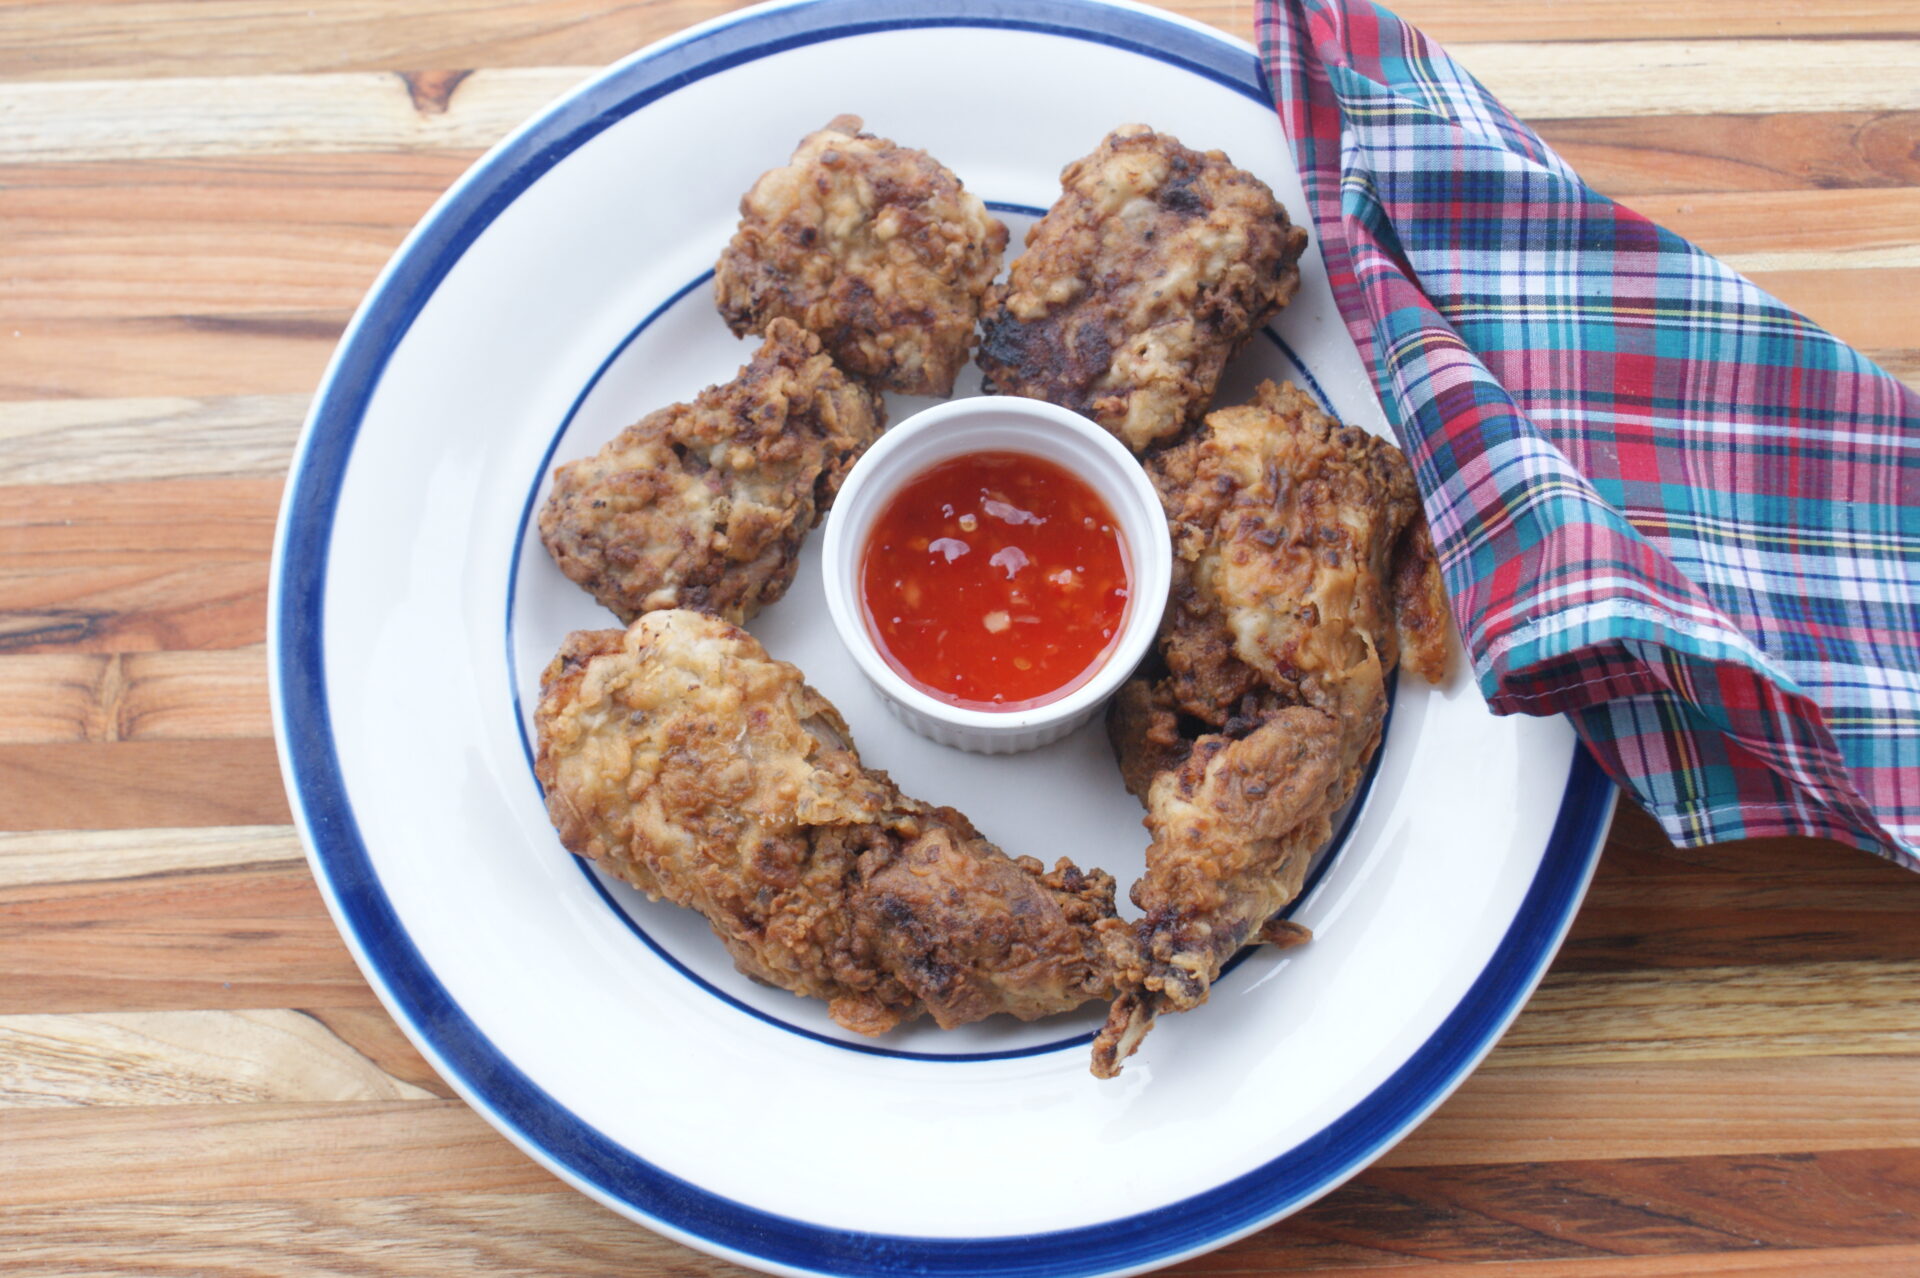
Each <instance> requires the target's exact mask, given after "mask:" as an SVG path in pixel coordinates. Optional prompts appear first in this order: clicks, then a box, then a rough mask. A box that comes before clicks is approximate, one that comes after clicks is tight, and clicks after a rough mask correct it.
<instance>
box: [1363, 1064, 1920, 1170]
mask: <svg viewBox="0 0 1920 1278" xmlns="http://www.w3.org/2000/svg"><path fill="white" fill-rule="evenodd" d="M1916 1091H1920V1057H1912V1056H1894V1057H1874V1056H1853V1057H1787V1058H1773V1059H1766V1060H1743V1061H1735V1060H1716V1061H1685V1060H1682V1061H1659V1062H1648V1063H1644V1064H1631V1063H1623V1064H1619V1065H1557V1066H1553V1067H1544V1068H1543V1067H1527V1066H1519V1067H1515V1068H1511V1069H1482V1070H1480V1071H1478V1072H1476V1073H1475V1074H1474V1075H1473V1076H1472V1077H1471V1078H1469V1079H1468V1080H1467V1082H1466V1083H1465V1084H1463V1085H1462V1086H1461V1088H1460V1090H1459V1091H1458V1092H1456V1093H1454V1095H1453V1097H1452V1098H1451V1099H1449V1100H1448V1101H1447V1102H1446V1103H1445V1104H1444V1105H1442V1106H1441V1107H1440V1109H1439V1110H1438V1111H1437V1112H1436V1113H1435V1114H1434V1115H1433V1117H1431V1118H1429V1119H1428V1120H1427V1121H1426V1122H1425V1123H1423V1124H1422V1125H1421V1126H1420V1127H1419V1129H1418V1130H1416V1131H1415V1132H1414V1133H1413V1135H1411V1136H1409V1137H1408V1138H1407V1139H1406V1141H1405V1142H1404V1143H1402V1144H1400V1145H1399V1146H1396V1147H1395V1148H1394V1149H1393V1150H1391V1151H1389V1152H1388V1153H1387V1155H1386V1156H1385V1158H1383V1159H1382V1160H1381V1164H1380V1165H1382V1166H1388V1167H1413V1166H1424V1165H1428V1164H1435V1163H1446V1164H1472V1163H1517V1162H1541V1161H1559V1160H1581V1159H1621V1158H1689V1157H1697V1156H1702V1155H1716V1156H1718V1155H1729V1154H1747V1153H1751V1154H1763V1153H1776V1152H1781V1151H1795V1152H1805V1151H1809V1150H1844V1149H1861V1148H1894V1147H1898V1148H1902V1149H1909V1148H1916V1147H1920V1105H1915V1104H1914V1102H1913V1097H1914V1095H1915V1094H1916Z"/></svg>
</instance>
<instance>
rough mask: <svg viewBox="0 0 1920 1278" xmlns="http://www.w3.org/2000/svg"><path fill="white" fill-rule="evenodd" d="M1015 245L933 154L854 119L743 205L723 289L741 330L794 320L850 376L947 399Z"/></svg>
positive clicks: (823, 134)
mask: <svg viewBox="0 0 1920 1278" xmlns="http://www.w3.org/2000/svg"><path fill="white" fill-rule="evenodd" d="M1006 247H1007V228H1006V227H1005V226H1004V225H1003V224H1002V223H1001V222H1000V220H999V219H998V218H995V217H993V216H992V215H991V214H989V213H988V212H987V207H986V205H984V204H982V203H981V202H980V198H979V197H978V196H976V195H974V194H973V193H972V192H970V191H968V190H966V189H965V187H963V186H962V185H961V182H960V179H959V178H957V177H955V176H954V175H953V174H952V173H951V172H950V171H949V170H947V169H946V168H945V167H944V166H942V165H941V164H940V163H939V162H938V161H936V160H935V159H934V158H933V157H932V156H930V155H928V154H927V153H926V152H925V151H916V150H912V149H910V148H908V147H903V146H896V145H894V144H893V143H892V142H890V141H888V140H887V139H885V138H878V137H875V136H873V135H872V134H871V133H863V132H861V121H860V117H859V116H854V115H843V116H839V117H838V118H836V119H834V120H833V121H832V122H831V123H829V124H828V125H827V126H826V127H825V128H824V129H821V130H819V131H818V132H815V133H809V134H808V135H807V136H806V137H804V138H802V139H801V141H800V146H799V148H798V149H797V150H796V151H794V153H793V158H792V160H791V161H790V162H789V163H788V164H786V165H785V166H784V167H781V168H777V169H773V170H771V171H770V172H768V173H766V174H764V175H763V176H762V177H761V178H760V180H759V181H758V182H755V183H754V185H753V189H752V190H750V191H748V192H747V193H746V195H745V196H744V197H742V199H741V201H740V227H739V230H737V231H736V232H735V233H734V236H733V239H732V241H731V242H730V243H729V244H728V245H727V248H726V251H725V252H724V253H722V254H721V255H720V262H719V265H718V266H716V267H715V268H714V294H715V298H716V300H717V301H718V303H719V306H720V314H721V316H722V317H724V318H725V320H726V322H727V325H728V327H730V328H732V329H733V331H734V332H735V333H736V334H742V335H744V334H746V333H753V332H759V331H760V330H761V329H762V328H763V327H764V326H765V325H766V324H767V323H768V322H769V321H771V320H773V319H774V318H775V317H785V318H787V319H791V320H793V321H794V322H796V323H798V324H800V325H801V326H803V327H805V328H807V329H810V330H811V331H813V332H815V333H817V334H819V335H820V337H821V339H822V340H823V341H824V342H825V343H826V344H827V349H828V350H829V351H830V352H832V354H833V357H834V359H835V360H836V361H837V362H838V363H839V364H840V366H841V367H842V368H844V369H846V370H847V371H848V372H850V373H854V374H856V375H858V376H861V377H865V378H868V379H870V380H872V381H873V382H874V383H875V384H876V385H878V386H880V387H882V388H884V389H886V390H892V391H899V392H901V393H902V394H907V395H947V394H950V393H952V391H953V379H954V377H955V375H956V374H958V373H959V371H960V369H961V368H962V367H963V366H964V365H965V364H966V362H967V352H968V350H969V349H970V348H971V347H972V345H973V328H974V322H975V320H976V319H977V318H978V317H979V314H980V296H981V294H982V293H983V292H985V291H986V288H987V285H988V284H989V283H990V282H991V281H992V279H993V277H994V276H995V275H997V274H999V271H1000V258H1001V255H1002V254H1003V253H1004V252H1005V251H1006Z"/></svg>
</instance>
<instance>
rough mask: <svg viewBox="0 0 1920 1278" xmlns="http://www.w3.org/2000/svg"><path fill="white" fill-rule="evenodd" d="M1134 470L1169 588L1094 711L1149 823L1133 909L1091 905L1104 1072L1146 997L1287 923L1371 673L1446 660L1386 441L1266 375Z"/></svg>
mask: <svg viewBox="0 0 1920 1278" xmlns="http://www.w3.org/2000/svg"><path fill="white" fill-rule="evenodd" d="M1147 468H1148V471H1149V473H1150V474H1151V475H1152V477H1153V480H1154V484H1155V486H1156V487H1157V488H1158V489H1159V491H1160V495H1161V501H1162V503H1163V504H1164V505H1165V507H1166V509H1167V517H1168V520H1169V522H1170V524H1171V525H1172V529H1173V537H1174V563H1175V585H1174V593H1173V598H1172V600H1171V602H1170V604H1169V607H1168V610H1167V616H1166V620H1165V621H1164V622H1163V623H1162V627H1161V634H1160V640H1159V665H1158V666H1157V668H1156V669H1155V670H1154V671H1152V672H1151V674H1150V677H1149V678H1148V679H1143V680H1138V681H1136V682H1135V683H1133V684H1131V685H1129V686H1128V687H1127V688H1125V689H1123V691H1122V693H1121V695H1120V696H1119V697H1118V698H1117V699H1116V701H1115V703H1114V706H1113V708H1112V710H1111V711H1110V713H1109V716H1108V731H1109V734H1110V735H1111V736H1112V738H1113V741H1114V747H1115V752H1116V753H1117V754H1118V756H1119V758H1120V761H1121V769H1122V775H1123V776H1124V777H1125V779H1126V781H1127V785H1128V788H1129V789H1130V790H1132V791H1133V792H1134V794H1135V795H1137V796H1139V797H1140V798H1141V800H1142V801H1143V802H1144V803H1145V804H1146V807H1147V817H1146V824H1147V829H1148V831H1149V832H1150V833H1151V835H1152V839H1153V842H1152V844H1151V846H1150V847H1149V848H1148V850H1147V872H1146V875H1145V877H1143V878H1142V879H1141V880H1140V881H1139V882H1138V883H1136V884H1135V885H1134V887H1133V893H1132V895H1133V902H1134V904H1135V905H1137V906H1139V907H1140V908H1141V909H1142V910H1143V911H1144V912H1145V917H1143V918H1142V919H1141V920H1139V922H1138V923H1132V924H1129V923H1124V922H1119V921H1117V920H1116V921H1115V922H1112V923H1102V924H1100V931H1101V934H1102V936H1103V938H1104V939H1105V941H1106V942H1107V944H1108V947H1109V958H1110V961H1111V962H1112V963H1113V965H1114V969H1115V982H1116V984H1117V985H1118V987H1119V991H1120V992H1119V996H1118V997H1117V998H1116V999H1115V1002H1114V1006H1113V1009H1112V1012H1111V1015H1110V1016H1109V1018H1108V1021H1107V1025H1106V1028H1105V1029H1103V1030H1102V1031H1101V1033H1100V1035H1099V1037H1098V1038H1097V1039H1096V1040H1095V1043H1094V1067H1093V1068H1094V1073H1096V1074H1099V1075H1101V1076H1102V1077H1110V1076H1111V1075H1113V1074H1114V1073H1117V1072H1118V1070H1119V1068H1120V1062H1121V1061H1122V1060H1124V1059H1125V1057H1126V1056H1127V1055H1128V1054H1129V1053H1130V1052H1131V1051H1132V1050H1133V1049H1134V1047H1135V1046H1136V1045H1137V1044H1138V1043H1139V1041H1140V1039H1141V1037H1142V1036H1144V1035H1145V1033H1146V1032H1147V1030H1148V1029H1149V1028H1150V1027H1151V1025H1152V1023H1153V1018H1154V1016H1155V1015H1156V1014H1158V1013H1159V1012H1162V1011H1184V1010H1186V1009H1188V1008H1192V1007H1195V1006H1198V1005H1199V1004H1200V1003H1202V1002H1204V1001H1206V998H1207V993H1208V990H1209V989H1210V987H1211V986H1212V983H1213V981H1214V978H1216V977H1217V976H1218V975H1219V974H1220V969H1221V967H1222V965H1224V964H1225V963H1226V961H1227V960H1228V959H1229V958H1231V957H1232V956H1233V954H1234V952H1235V951H1237V950H1238V949H1240V947H1241V946H1243V945H1246V944H1248V943H1250V942H1255V941H1263V940H1264V941H1269V942H1274V943H1280V944H1288V945H1292V944H1298V943H1299V942H1300V941H1302V940H1304V939H1305V930H1304V929H1302V928H1300V927H1298V926H1297V925H1293V924H1289V923H1286V922H1285V921H1284V920H1275V919H1274V917H1273V916H1274V915H1275V913H1276V912H1277V911H1279V910H1280V909H1282V908H1284V907H1285V906H1286V905H1287V904H1288V903H1289V902H1290V901H1292V900H1293V899H1294V897H1295V896H1297V895H1298V894H1299V891H1300V886H1301V883H1302V881H1303V879H1304V878H1305V875H1306V871H1307V866H1308V864H1309V863H1310V862H1311V860H1312V858H1313V855H1314V853H1315V852H1317V851H1318V850H1319V849H1320V848H1321V847H1322V846H1324V845H1325V844H1326V841H1327V839H1328V837H1329V836H1330V834H1331V832H1332V821H1333V818H1334V816H1335V814H1336V813H1338V812H1339V810H1340V808H1341V807H1342V806H1343V805H1344V804H1345V803H1346V802H1347V800H1348V799H1350V798H1352V796H1353V792H1354V790H1355V788H1356V787H1357V786H1358V784H1359V781H1360V778H1361V776H1362V774H1363V773H1364V772H1365V771H1366V767H1367V764H1368V762H1369V761H1370V760H1371V759H1372V757H1373V754H1374V751H1375V750H1376V748H1377V747H1378V746H1379V743H1380V733H1381V728H1382V725H1383V723H1384V721H1385V718H1386V707H1387V697H1386V680H1387V678H1388V676H1389V675H1390V674H1391V673H1392V671H1393V668H1394V666H1395V664H1396V663H1397V662H1398V661H1400V660H1402V659H1403V658H1404V660H1405V661H1406V662H1407V664H1408V666H1409V667H1410V668H1412V669H1414V670H1415V671H1416V672H1418V673H1420V674H1421V675H1423V676H1425V677H1426V678H1428V679H1438V678H1439V677H1440V676H1441V675H1442V674H1443V673H1444V671H1445V666H1446V629H1445V616H1446V596H1445V593H1444V591H1443V590H1442V588H1441V585H1440V581H1439V569H1438V566H1437V564H1436V563H1435V562H1434V558H1433V546H1432V542H1431V540H1430V539H1429V538H1428V536H1427V534H1426V526H1425V521H1424V519H1423V517H1422V515H1421V512H1420V502H1419V492H1418V490H1417V489H1416V488H1415V486H1414V482H1413V474H1412V472H1411V471H1410V470H1409V469H1408V467H1407V463H1406V459H1405V458H1404V457H1402V456H1401V454H1400V450H1399V449H1397V448H1395V447H1394V446H1393V445H1392V444H1390V443H1388V442H1387V441H1385V440H1382V439H1379V438H1376V437H1375V436H1373V435H1370V434H1368V433H1367V432H1366V431H1363V430H1361V429H1359V428H1358V427H1353V426H1342V425H1341V424H1340V423H1339V422H1337V421H1335V420H1334V419H1333V418H1331V417H1328V416H1327V415H1326V414H1325V413H1322V412H1321V411H1319V409H1317V408H1316V407H1315V406H1314V404H1313V402H1312V401H1311V400H1310V399H1309V398H1308V397H1307V396H1306V395H1305V394H1303V393H1302V392H1301V391H1300V390H1298V389H1297V388H1296V387H1294V386H1292V385H1287V386H1283V387H1275V386H1274V385H1273V384H1272V383H1271V382H1267V383H1263V384H1262V385H1261V387H1260V389H1259V391H1258V392H1257V394H1256V397H1255V399H1254V402H1253V403H1251V404H1248V405H1245V406H1243V407H1239V408H1229V409H1223V410H1221V411H1220V412H1216V413H1213V414H1212V415H1210V416H1209V417H1208V418H1207V419H1206V424H1205V426H1204V428H1203V429H1202V430H1201V431H1200V432H1199V433H1197V434H1195V435H1194V436H1192V437H1191V438H1189V439H1188V440H1186V441H1184V442H1183V443H1181V444H1178V445H1176V446H1174V447H1172V448H1169V449H1166V450H1164V451H1162V452H1160V453H1158V454H1156V455H1154V456H1153V457H1151V458H1149V459H1148V462H1147ZM1436 605H1437V606H1436ZM1402 609H1404V613H1403V612H1402Z"/></svg>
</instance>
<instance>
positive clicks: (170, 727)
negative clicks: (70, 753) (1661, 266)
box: [0, 648, 273, 744]
mask: <svg viewBox="0 0 1920 1278" xmlns="http://www.w3.org/2000/svg"><path fill="white" fill-rule="evenodd" d="M272 734H273V720H272V715H271V713H270V709H269V706H268V704H267V669H266V652H265V650H264V649H261V648H235V649H230V650H216V651H211V652H134V653H111V654H105V655H99V654H84V653H44V654H27V655H11V656H9V655H0V744H5V743H13V744H19V743H24V742H31V741H133V740H191V739H204V738H217V737H253V738H264V737H269V736H271V735H272Z"/></svg>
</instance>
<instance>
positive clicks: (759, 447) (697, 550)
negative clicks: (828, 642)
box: [540, 320, 886, 622]
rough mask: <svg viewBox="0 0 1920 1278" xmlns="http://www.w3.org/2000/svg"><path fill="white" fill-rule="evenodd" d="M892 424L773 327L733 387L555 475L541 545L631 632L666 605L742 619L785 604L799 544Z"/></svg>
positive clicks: (644, 421) (781, 325) (864, 394)
mask: <svg viewBox="0 0 1920 1278" xmlns="http://www.w3.org/2000/svg"><path fill="white" fill-rule="evenodd" d="M885 423H886V409H885V407H884V405H882V403H881V402H880V397H879V396H878V395H877V394H875V393H874V392H873V391H871V390H869V389H868V388H867V387H865V386H863V385H861V384H860V383H858V382H856V381H853V380H852V379H850V378H848V377H846V376H844V375H843V374H842V373H841V372H840V370H839V369H837V368H835V367H834V364H833V361H832V360H831V359H829V358H828V357H827V356H826V355H825V354H824V353H823V352H822V351H821V349H820V342H819V340H818V339H817V338H815V337H814V336H813V335H812V334H811V333H808V332H806V331H804V330H802V329H800V328H799V327H797V326H796V325H794V324H792V323H790V322H788V321H787V320H775V321H774V322H773V323H772V324H770V325H768V326H767V335H766V340H765V341H764V342H762V343H761V345H760V349H759V350H757V351H756V352H754V355H753V358H752V360H750V361H749V362H748V363H747V365H746V366H745V367H744V368H742V369H741V370H740V374H739V376H738V377H736V378H734V380H732V381H731V382H728V383H726V384H725V385H723V386H710V387H708V388H707V389H706V390H704V391H702V392H700V394H699V396H698V397H697V398H696V399H695V400H694V401H693V403H691V404H674V405H671V406H670V407H667V408H663V409H661V410H659V411H658V412H655V413H650V414H648V415H647V416H646V417H643V418H641V419H640V420H639V421H638V422H636V423H634V424H633V425H632V426H629V427H627V428H626V429H625V430H624V431H622V432H620V434H619V435H618V436H616V437H615V438H614V439H613V440H612V441H610V442H609V443H608V444H607V445H606V447H604V448H602V449H601V450H600V451H599V452H598V453H595V454H594V455H593V456H591V457H586V458H582V459H581V460H579V461H573V462H568V463H567V464H566V465H564V466H561V467H560V468H559V469H557V470H556V471H555V472H554V480H553V492H552V495H551V496H549V497H548V498H547V503H546V505H545V506H543V507H542V508H541V510H540V540H541V541H543V542H544V543H545V544H546V547H547V551H548V553H550V554H551V555H552V556H553V559H554V562H555V563H557V564H558V565H559V566H560V571H561V572H563V573H565V574H566V575H567V576H568V577H569V578H571V579H572V580H574V581H576V582H578V583H580V585H582V586H584V587H586V588H587V590H588V591H589V592H591V593H592V595H593V597H594V598H595V599H598V600H599V601H600V602H601V603H602V604H604V605H606V606H607V607H608V608H611V609H612V610H613V611H614V612H615V613H616V614H618V615H619V617H620V619H621V620H622V621H629V622H630V621H632V620H633V619H634V618H635V617H637V616H639V615H640V614H641V613H643V612H648V611H650V610H652V609H655V608H696V609H699V610H701V611H703V612H711V613H715V614H717V615H719V616H722V617H725V618H727V619H729V620H731V621H744V620H746V619H747V618H748V617H751V616H753V614H754V613H756V612H758V611H759V610H760V609H761V608H763V607H765V606H766V605H767V604H770V603H772V602H774V601H775V600H776V599H778V598H780V596H781V595H783V594H785V593H786V590H787V587H788V585H790V584H791V583H792V581H793V574H794V569H795V567H796V565H797V563H798V557H799V554H800V545H801V542H802V541H803V540H805V538H806V535H807V533H808V532H809V531H810V530H811V529H812V528H813V526H814V525H815V524H817V523H819V522H820V517H821V515H822V514H823V513H824V512H825V511H826V509H827V507H828V506H830V505H831V504H832V503H833V497H834V494H835V493H837V492H838V491H839V490H840V481H841V480H842V479H844V478H845V477H846V474H847V471H848V470H850V469H851V468H852V466H853V463H854V462H855V461H857V460H859V457H860V454H862V453H863V452H865V451H866V449H867V445H869V444H871V443H872V442H873V440H874V439H875V438H876V437H877V436H878V435H879V433H880V429H881V427H882V426H883V425H885Z"/></svg>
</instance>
